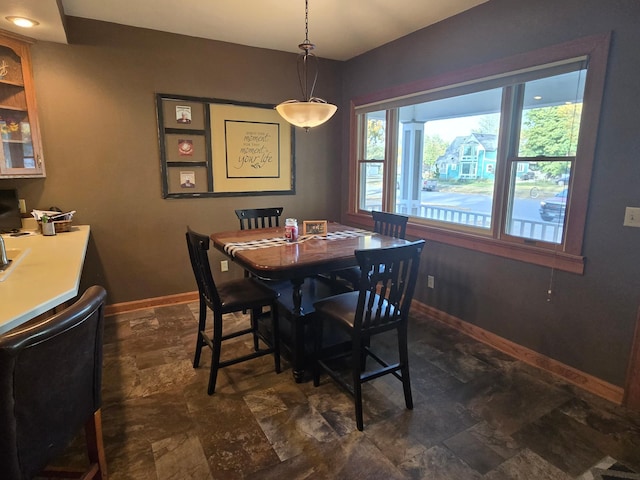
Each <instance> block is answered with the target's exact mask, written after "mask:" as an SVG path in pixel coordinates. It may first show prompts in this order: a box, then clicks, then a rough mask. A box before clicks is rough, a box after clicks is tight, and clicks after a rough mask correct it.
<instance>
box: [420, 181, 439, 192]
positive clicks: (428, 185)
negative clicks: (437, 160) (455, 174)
mask: <svg viewBox="0 0 640 480" xmlns="http://www.w3.org/2000/svg"><path fill="white" fill-rule="evenodd" d="M436 188H438V181H437V180H425V181H424V182H423V183H422V190H425V191H427V192H435V191H436Z"/></svg>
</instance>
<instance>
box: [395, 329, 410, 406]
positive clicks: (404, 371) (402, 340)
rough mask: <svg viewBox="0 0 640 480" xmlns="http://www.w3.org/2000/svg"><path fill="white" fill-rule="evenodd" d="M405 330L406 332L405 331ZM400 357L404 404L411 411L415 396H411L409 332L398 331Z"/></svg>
mask: <svg viewBox="0 0 640 480" xmlns="http://www.w3.org/2000/svg"><path fill="white" fill-rule="evenodd" d="M403 330H404V331H403ZM398 349H399V352H398V356H399V360H400V365H402V368H401V369H400V375H401V376H402V389H403V390H404V403H405V405H406V406H407V408H408V409H409V410H412V409H413V396H412V395H411V377H410V376H409V349H408V347H407V330H406V328H404V329H402V328H401V329H399V330H398Z"/></svg>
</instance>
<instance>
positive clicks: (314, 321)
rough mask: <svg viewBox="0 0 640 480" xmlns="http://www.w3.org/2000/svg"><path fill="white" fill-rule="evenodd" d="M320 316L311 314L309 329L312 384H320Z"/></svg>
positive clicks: (321, 332) (315, 385)
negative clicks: (311, 355) (311, 351)
mask: <svg viewBox="0 0 640 480" xmlns="http://www.w3.org/2000/svg"><path fill="white" fill-rule="evenodd" d="M322 327H323V325H322V318H320V317H316V316H312V318H311V331H312V332H313V357H312V358H313V367H312V368H313V369H312V372H313V386H314V387H317V386H318V385H320V357H321V352H322V335H323V328H322Z"/></svg>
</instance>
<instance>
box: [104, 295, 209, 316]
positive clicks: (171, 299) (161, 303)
mask: <svg viewBox="0 0 640 480" xmlns="http://www.w3.org/2000/svg"><path fill="white" fill-rule="evenodd" d="M197 301H198V292H186V293H178V294H175V295H165V296H164V297H154V298H145V299H143V300H134V301H133V302H123V303H114V304H112V305H107V306H106V307H105V309H104V314H105V316H107V317H108V316H110V315H116V314H120V313H127V312H134V311H136V310H143V309H145V308H153V307H166V306H167V305H178V304H180V303H189V302H197Z"/></svg>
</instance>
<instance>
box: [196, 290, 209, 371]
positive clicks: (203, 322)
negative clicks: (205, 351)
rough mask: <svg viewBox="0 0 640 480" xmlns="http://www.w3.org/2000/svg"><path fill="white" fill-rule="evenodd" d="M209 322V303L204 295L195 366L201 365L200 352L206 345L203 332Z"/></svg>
mask: <svg viewBox="0 0 640 480" xmlns="http://www.w3.org/2000/svg"><path fill="white" fill-rule="evenodd" d="M206 324H207V305H206V304H205V302H204V300H203V299H202V297H200V312H199V313H198V335H197V336H196V353H195V355H194V357H193V368H198V367H199V366H200V354H201V353H202V347H203V346H204V345H206V343H205V341H204V339H203V338H202V333H201V332H203V331H204V329H205V327H206Z"/></svg>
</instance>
